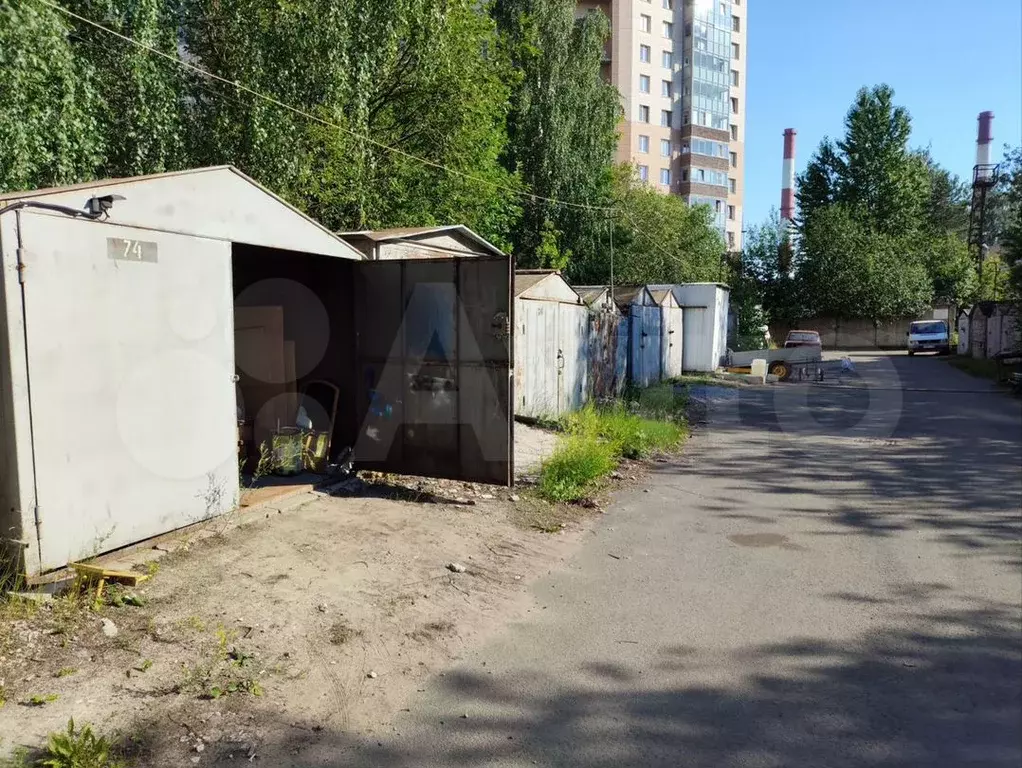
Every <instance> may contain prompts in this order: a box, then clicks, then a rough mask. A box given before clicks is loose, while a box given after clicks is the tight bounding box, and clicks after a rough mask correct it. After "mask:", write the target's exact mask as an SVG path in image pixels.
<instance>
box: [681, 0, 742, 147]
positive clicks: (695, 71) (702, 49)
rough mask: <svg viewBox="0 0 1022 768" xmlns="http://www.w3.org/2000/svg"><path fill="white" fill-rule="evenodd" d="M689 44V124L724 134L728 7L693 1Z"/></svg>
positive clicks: (728, 77)
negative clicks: (690, 60) (690, 58)
mask: <svg viewBox="0 0 1022 768" xmlns="http://www.w3.org/2000/svg"><path fill="white" fill-rule="evenodd" d="M686 32H687V30H686ZM691 40H692V67H691V72H692V88H691V91H692V93H691V97H690V99H689V104H688V105H687V109H688V110H689V111H690V112H691V114H692V122H693V123H695V124H696V125H703V126H706V127H707V128H714V129H716V130H718V131H726V130H727V129H728V121H729V115H730V114H731V103H730V101H729V89H730V85H731V3H729V2H723V3H721V2H716V1H715V0H714V1H712V2H711V1H710V0H695V4H694V7H693V17H692V38H691Z"/></svg>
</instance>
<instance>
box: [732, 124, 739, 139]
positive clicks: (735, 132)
mask: <svg viewBox="0 0 1022 768" xmlns="http://www.w3.org/2000/svg"><path fill="white" fill-rule="evenodd" d="M731 138H732V139H735V140H736V141H737V140H738V126H737V125H732V126H731Z"/></svg>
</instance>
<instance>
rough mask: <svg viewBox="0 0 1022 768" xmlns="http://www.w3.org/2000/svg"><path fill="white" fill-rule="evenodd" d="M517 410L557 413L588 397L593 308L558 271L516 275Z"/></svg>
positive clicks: (534, 413)
mask: <svg viewBox="0 0 1022 768" xmlns="http://www.w3.org/2000/svg"><path fill="white" fill-rule="evenodd" d="M514 292H515V413H516V414H518V415H520V416H530V417H533V418H538V417H556V416H559V415H560V414H562V413H565V412H567V411H573V410H577V409H578V408H581V407H582V405H584V404H585V401H586V399H587V397H588V373H589V365H588V358H589V344H588V340H589V333H588V332H589V314H590V313H589V309H588V308H587V307H586V305H585V304H584V303H583V302H582V300H581V298H579V295H578V294H577V293H575V291H574V290H573V289H572V288H571V286H570V285H568V283H567V282H566V281H565V280H564V278H563V277H561V275H560V274H559V273H558V272H556V271H554V270H519V271H517V272H516V273H515V290H514Z"/></svg>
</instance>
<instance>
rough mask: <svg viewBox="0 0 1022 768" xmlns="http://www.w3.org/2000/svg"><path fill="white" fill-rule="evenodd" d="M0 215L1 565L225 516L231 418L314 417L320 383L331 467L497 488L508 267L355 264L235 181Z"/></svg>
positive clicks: (107, 188) (174, 180)
mask: <svg viewBox="0 0 1022 768" xmlns="http://www.w3.org/2000/svg"><path fill="white" fill-rule="evenodd" d="M0 214H2V215H0V251H2V259H3V270H2V293H0V299H2V303H3V306H2V312H0V324H2V327H0V446H2V448H0V451H2V457H0V461H2V464H0V472H2V478H0V539H2V543H3V550H4V551H3V552H2V553H0V556H2V557H4V558H6V559H11V558H13V559H15V560H17V561H19V565H20V567H21V568H22V569H23V570H24V572H25V573H26V574H27V575H29V576H32V575H37V574H40V573H42V572H45V571H48V570H51V569H54V568H58V567H60V566H63V565H65V564H66V563H68V562H69V561H73V560H77V559H81V558H85V557H89V556H93V555H97V554H100V553H103V552H107V551H110V550H113V549H116V548H119V547H123V546H125V545H128V544H132V543H135V542H138V541H140V540H143V539H146V538H149V537H152V536H155V535H158V534H161V533H165V532H168V531H171V530H174V529H176V528H179V527H182V526H185V525H188V524H190V523H194V522H198V521H200V520H203V519H206V518H209V517H212V516H215V515H217V514H221V513H223V512H225V511H228V510H229V509H231V508H233V506H235V505H236V503H237V499H238V492H239V472H238V439H239V421H241V422H243V423H247V424H248V425H250V427H251V430H252V435H250V436H249V439H250V440H251V441H253V442H255V441H256V440H257V439H258V435H259V434H260V433H265V432H266V431H267V430H269V431H272V430H275V429H279V428H281V427H286V426H289V425H290V426H293V425H294V415H293V412H294V408H295V406H296V405H297V404H299V403H304V404H305V405H308V408H307V410H308V411H309V412H310V414H311V416H310V418H313V419H314V418H316V417H317V415H321V414H317V408H316V407H315V406H316V405H317V404H323V401H324V399H329V398H323V397H322V396H321V394H320V395H317V396H315V397H310V398H306V397H305V395H307V394H308V393H309V392H310V391H311V390H310V387H314V386H317V385H319V386H320V393H322V392H323V391H327V392H329V391H335V392H336V393H337V394H336V396H335V397H334V398H333V406H334V413H332V414H330V421H331V423H332V426H333V428H332V430H330V431H329V432H330V434H329V437H330V439H331V443H332V446H333V453H335V454H336V453H337V452H338V451H339V450H341V449H343V448H344V447H346V446H351V447H353V448H354V457H355V459H356V461H363V462H365V464H366V465H371V466H374V467H378V468H382V469H387V470H390V471H403V472H412V473H420V474H437V475H443V476H448V477H457V478H464V479H470V480H484V481H489V482H499V483H505V484H506V483H509V482H510V480H511V476H512V475H511V472H512V467H511V455H512V454H511V440H512V435H511V430H512V419H511V417H510V404H511V391H510V390H511V379H510V361H511V359H512V358H511V340H510V337H509V333H508V331H509V324H508V319H509V317H510V311H511V308H510V285H511V274H510V261H509V259H508V258H507V257H506V256H495V255H494V256H489V257H476V256H472V257H468V258H460V257H449V256H448V257H443V258H437V259H416V260H414V261H410V260H405V261H402V260H398V261H390V262H373V261H368V260H366V259H365V256H364V255H363V254H361V253H359V252H358V251H357V250H355V249H354V248H352V247H351V246H350V245H348V244H347V243H345V242H344V241H343V240H342V239H340V238H339V237H337V236H336V235H334V234H333V233H331V232H329V231H327V230H326V229H325V228H323V227H322V226H320V225H319V224H318V223H316V222H315V221H313V220H311V219H309V218H308V217H306V216H304V215H303V214H301V213H300V212H299V211H298V210H296V209H294V208H293V207H291V206H289V205H288V204H286V203H285V202H283V201H282V200H280V199H279V198H277V197H275V196H274V195H273V194H271V193H270V192H269V191H267V190H266V189H264V188H262V187H260V186H259V185H258V184H256V183H255V182H254V181H252V180H251V179H249V178H248V177H246V176H245V175H244V174H242V173H240V172H238V171H237V170H235V169H233V168H230V167H218V168H207V169H197V170H193V171H184V172H179V173H169V174H161V175H157V176H149V177H140V178H136V179H127V180H118V181H102V182H95V183H89V184H83V185H78V186H75V187H66V188H61V189H53V190H41V191H35V192H19V193H15V194H8V195H5V196H0ZM236 318H237V320H236ZM324 383H325V384H329V385H330V388H325V387H324V386H323V385H324ZM314 401H315V402H314ZM328 408H329V406H327V407H326V408H324V410H327V409H328Z"/></svg>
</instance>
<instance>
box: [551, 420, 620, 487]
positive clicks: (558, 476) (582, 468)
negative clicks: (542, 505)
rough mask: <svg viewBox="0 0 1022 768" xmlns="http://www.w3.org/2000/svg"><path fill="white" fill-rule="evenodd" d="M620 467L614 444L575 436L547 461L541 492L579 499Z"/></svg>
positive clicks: (566, 440)
mask: <svg viewBox="0 0 1022 768" xmlns="http://www.w3.org/2000/svg"><path fill="white" fill-rule="evenodd" d="M616 466H617V456H616V454H615V452H614V447H613V446H612V445H611V444H610V443H606V442H599V441H597V440H595V439H593V438H591V437H589V436H581V435H571V436H569V437H567V438H565V440H564V442H563V443H562V444H561V445H560V447H558V449H557V450H556V451H554V454H553V455H552V456H551V457H550V458H549V459H547V460H546V461H545V462H543V467H542V469H541V470H540V473H539V494H540V496H542V497H543V498H545V499H548V500H550V501H578V500H579V499H582V498H585V497H586V496H587V495H588V494H589V492H590V491H591V490H592V489H593V488H594V487H595V485H596V483H597V482H598V481H599V480H600V479H601V478H603V477H605V476H606V475H608V474H610V473H611V472H613V471H614V467H616Z"/></svg>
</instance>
